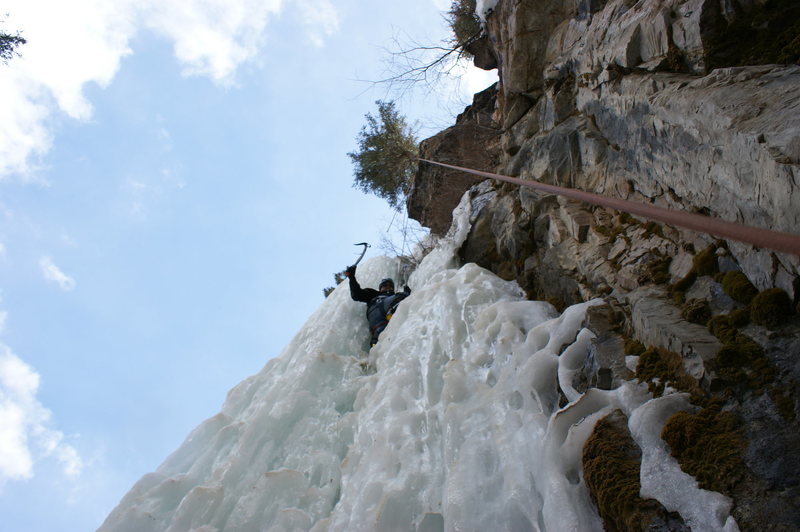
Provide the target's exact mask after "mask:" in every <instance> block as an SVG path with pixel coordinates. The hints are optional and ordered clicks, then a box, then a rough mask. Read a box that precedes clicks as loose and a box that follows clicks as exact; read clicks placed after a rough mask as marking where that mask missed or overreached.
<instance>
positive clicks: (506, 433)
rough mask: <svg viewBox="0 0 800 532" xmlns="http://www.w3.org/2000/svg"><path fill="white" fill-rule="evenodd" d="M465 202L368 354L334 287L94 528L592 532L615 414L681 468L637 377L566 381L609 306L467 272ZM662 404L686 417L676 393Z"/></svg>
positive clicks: (713, 519) (708, 518)
mask: <svg viewBox="0 0 800 532" xmlns="http://www.w3.org/2000/svg"><path fill="white" fill-rule="evenodd" d="M469 200H470V198H469V197H468V196H465V197H464V199H463V200H462V203H461V204H460V206H459V207H458V209H457V210H456V213H455V215H454V216H455V224H454V226H453V227H452V228H451V231H450V232H449V233H448V236H447V237H446V238H444V239H443V240H442V241H441V242H440V244H439V246H438V247H437V248H436V249H435V250H434V251H433V252H431V253H430V254H429V255H428V256H427V257H426V258H425V259H424V260H423V262H422V263H421V264H420V265H419V267H418V268H417V270H416V271H415V272H414V274H413V275H412V276H411V278H410V279H409V284H410V285H411V287H412V288H413V293H412V294H411V296H410V297H409V298H407V299H406V300H405V301H404V302H403V303H402V304H401V305H400V306H399V307H398V310H397V313H396V314H395V315H394V317H393V319H392V321H391V322H390V323H389V326H388V327H387V329H386V330H385V331H384V333H383V335H382V336H381V339H380V341H379V342H378V344H377V345H376V346H375V347H374V348H372V350H371V351H368V350H367V349H368V344H367V342H368V340H367V339H368V337H369V334H368V331H367V327H366V320H365V317H364V306H363V304H360V303H356V302H354V301H352V300H351V299H350V295H349V291H348V287H347V286H346V284H343V285H340V286H339V287H338V288H337V289H336V290H335V291H334V292H333V293H332V294H331V295H330V296H329V297H328V298H327V299H326V300H325V301H324V302H323V303H322V305H321V306H320V307H319V309H318V310H317V311H316V312H315V313H314V314H313V315H312V316H311V317H310V318H309V319H308V321H307V322H306V324H305V325H304V327H303V328H302V329H301V330H300V331H299V332H298V333H297V335H296V336H295V337H294V339H293V340H292V341H291V342H290V343H289V345H288V346H287V347H286V348H285V349H284V351H283V352H282V353H281V355H280V356H279V357H277V358H275V359H273V360H271V361H269V363H268V364H267V365H266V366H265V367H264V369H263V370H262V371H261V372H259V373H258V374H256V375H254V376H252V377H250V378H248V379H246V380H244V381H243V382H242V383H241V384H239V385H238V386H236V387H235V388H234V389H233V390H231V392H230V393H229V395H228V398H227V400H226V401H225V403H224V405H223V408H222V411H221V412H220V413H219V414H217V415H216V416H214V417H212V418H210V419H208V420H207V421H205V422H204V423H203V424H201V425H200V426H199V427H198V428H197V429H195V430H194V431H193V432H192V433H191V434H190V435H189V437H188V438H187V439H186V441H185V442H184V444H183V445H181V447H180V448H179V449H178V450H176V451H175V452H174V453H173V454H172V455H171V456H170V457H168V458H167V459H166V461H165V462H164V463H163V464H162V465H161V466H160V467H159V468H158V470H157V471H156V472H154V473H150V474H147V475H145V476H144V477H143V478H142V479H141V480H140V481H139V482H138V483H137V484H136V485H135V486H134V487H133V488H132V489H131V491H130V492H129V493H128V494H127V495H125V497H124V498H123V499H122V501H121V502H120V504H119V506H118V507H117V508H116V509H114V511H113V512H112V513H111V514H110V515H109V516H108V518H107V519H106V521H105V523H104V524H103V525H102V527H101V528H100V530H101V531H103V532H112V531H129V532H134V531H135V532H144V531H174V532H177V531H189V530H194V531H197V532H200V531H202V532H211V531H221V530H225V531H230V532H233V531H252V530H270V531H279V530H287V531H288V530H314V531H318V532H320V531H323V530H341V531H358V530H364V531H374V530H417V531H422V530H425V531H430V530H436V531H438V530H495V531H503V530H506V531H511V530H515V531H516V530H548V531H559V530H560V531H565V532H566V531H574V530H586V531H588V530H598V531H599V530H602V528H603V527H602V522H601V519H600V517H599V515H598V513H597V510H596V508H595V506H594V505H593V503H592V501H591V498H590V495H589V492H588V491H587V488H586V485H585V483H584V482H583V480H582V473H581V452H582V448H583V444H584V442H585V441H586V439H587V438H588V437H589V435H590V434H591V432H592V428H593V426H594V423H595V422H596V421H597V420H598V419H600V418H602V417H603V416H605V415H607V414H608V413H610V412H611V411H614V410H617V409H618V410H620V411H622V412H624V413H625V415H626V416H628V417H629V418H630V420H631V422H630V423H631V432H632V434H634V436H635V437H636V438H638V440H639V441H640V443H642V444H643V445H644V447H643V453H644V455H645V456H646V457H647V460H646V461H645V462H644V464H645V465H646V469H645V470H643V471H648V472H650V471H654V470H658V469H659V468H660V469H663V470H670V471H672V470H674V469H675V468H676V467H677V465H675V462H674V459H672V458H671V457H669V456H668V455H666V453H665V452H664V451H663V445H664V444H663V442H661V440H660V439H658V438H657V440H658V441H655V440H653V436H652V435H653V434H657V432H658V430H660V424H663V418H664V412H665V409H664V408H661V407H660V406H659V405H662V404H665V403H664V400H665V399H662V400H660V402H658V403H655V404H654V402H653V400H652V398H651V396H650V394H649V393H648V392H647V388H646V386H645V385H643V384H638V383H636V382H631V381H629V382H625V383H623V384H622V385H621V386H619V387H618V388H617V389H615V390H599V389H596V388H590V389H588V390H586V392H585V393H581V392H579V391H578V390H576V389H575V388H574V387H573V385H572V382H573V378H574V375H575V372H576V371H578V370H579V369H580V367H581V365H582V363H583V361H584V359H585V357H586V356H587V354H588V352H589V350H590V347H591V341H592V338H593V337H594V334H593V333H592V332H591V331H589V330H588V329H587V328H586V327H585V322H586V320H585V317H586V312H587V310H588V309H589V308H590V307H593V306H597V305H599V304H600V301H597V300H595V301H589V302H586V303H581V304H579V305H574V306H571V307H569V308H567V309H566V310H565V311H564V312H563V313H561V314H559V313H558V312H557V311H556V310H555V309H554V308H553V307H552V305H550V304H549V303H545V302H538V301H528V300H526V299H525V298H524V296H523V293H522V291H521V290H520V288H519V286H518V285H517V284H516V283H515V282H508V281H503V280H502V279H500V278H498V277H497V276H495V275H494V274H492V273H491V272H489V271H488V270H485V269H483V268H481V267H479V266H477V265H475V264H464V265H460V264H459V260H458V258H457V251H458V249H459V248H460V246H461V244H462V242H463V241H464V239H465V238H466V236H467V234H468V232H469V229H470V226H469V218H470V205H471V204H470V201H469ZM396 268H397V265H396V261H395V260H393V259H389V258H386V257H378V258H373V259H370V260H367V261H365V262H364V263H363V266H361V267H360V268H359V270H358V276H359V280H360V281H361V282H362V284H364V285H374V284H376V283H377V281H378V280H379V279H380V278H381V277H385V276H387V275H393V274H396ZM563 397H566V400H567V402H566V404H565V406H563V407H560V406H559V405H560V404H561V402H562V399H563ZM651 404H653V405H654V406H650V405H651ZM668 405H669V406H668V408H667V409H668V410H669V411H675V410H676V409H681V408H685V407H687V404H686V402H685V399H684V398H683V396H681V395H679V396H676V397H675V399H674V400H672V401H671V402H669V403H668ZM651 448H653V450H651ZM643 474H644V473H643ZM648 474H650V473H648ZM643 478H644V477H643ZM680 478H681V479H685V478H686V475H684V476H683V477H680ZM689 478H690V477H689ZM687 482H689V484H687ZM688 485H690V481H689V480H680V483H678V484H676V488H675V489H678V490H681V491H683V490H684V489H686V486H688ZM693 489H695V491H694V492H687V494H690V493H695V492H697V490H696V488H693ZM652 496H653V497H655V498H657V499H659V500H661V499H663V500H664V504H669V508H670V510H672V511H676V512H679V513H680V514H681V515H685V516H686V519H689V520H697V521H698V522H701V523H702V524H703V526H704V527H706V528H704V530H727V529H729V526H730V523H732V518H730V517H729V516H728V514H727V513H726V512H727V508H728V506H726V502H725V501H726V499H725V498H724V497H722V496H721V495H718V494H711V495H708V496H706V497H705V498H703V499H696V498H695V497H694V496H688V495H686V494H684V495H682V496H681V497H678V496H677V495H676V494H675V493H673V492H672V491H670V490H666V491H664V490H662V491H661V492H659V491H658V490H654V492H653V494H652ZM712 503H713V506H712V507H710V509H708V510H705V509H704V508H705V506H703V505H706V504H712ZM733 526H735V524H734V525H733Z"/></svg>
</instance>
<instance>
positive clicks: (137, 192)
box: [120, 168, 186, 222]
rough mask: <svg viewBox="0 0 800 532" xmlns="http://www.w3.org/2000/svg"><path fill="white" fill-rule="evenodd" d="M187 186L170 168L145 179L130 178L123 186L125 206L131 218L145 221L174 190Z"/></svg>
mask: <svg viewBox="0 0 800 532" xmlns="http://www.w3.org/2000/svg"><path fill="white" fill-rule="evenodd" d="M185 186H186V181H185V180H184V179H183V178H182V177H181V176H180V175H179V174H177V173H176V172H174V171H172V170H171V169H169V168H162V169H161V172H160V173H158V174H156V175H153V176H150V177H147V178H143V179H137V178H128V179H126V180H125V181H124V182H123V183H122V185H121V187H120V188H121V190H122V193H123V195H124V201H125V205H126V207H127V211H128V213H129V214H130V216H131V217H132V218H133V219H134V220H136V221H140V222H141V221H144V220H146V219H147V218H148V216H149V215H150V211H151V209H152V207H153V206H154V205H157V204H158V203H159V202H161V201H163V200H164V199H165V198H167V197H168V195H169V193H170V192H172V191H174V190H180V189H182V188H184V187H185Z"/></svg>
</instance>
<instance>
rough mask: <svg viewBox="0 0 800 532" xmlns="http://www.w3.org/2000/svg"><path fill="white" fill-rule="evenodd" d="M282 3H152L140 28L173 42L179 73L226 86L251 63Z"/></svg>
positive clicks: (190, 0)
mask: <svg viewBox="0 0 800 532" xmlns="http://www.w3.org/2000/svg"><path fill="white" fill-rule="evenodd" d="M281 7H282V0H235V1H231V0H188V1H186V0H184V1H180V0H173V1H166V2H165V1H163V0H162V1H159V0H151V1H150V2H148V3H147V4H146V7H145V8H144V15H143V18H144V24H145V25H146V26H148V27H150V28H153V29H155V30H156V31H158V32H159V33H161V34H163V35H165V36H167V37H169V38H170V39H171V40H173V41H174V43H175V45H174V50H175V56H176V57H177V58H178V59H179V60H180V61H181V63H183V65H184V73H185V74H189V75H203V76H208V77H210V78H211V79H213V80H214V81H216V82H219V83H224V84H227V83H229V82H230V81H231V78H232V76H233V74H234V72H235V70H236V68H237V67H238V66H239V65H240V64H241V63H244V62H245V61H248V60H251V59H252V58H253V57H255V55H256V53H257V52H258V46H259V43H260V41H261V39H262V36H263V33H264V30H265V28H266V25H267V19H268V18H269V16H270V15H274V14H276V13H278V12H279V11H280V9H281Z"/></svg>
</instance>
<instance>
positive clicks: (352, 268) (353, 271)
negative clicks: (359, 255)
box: [344, 265, 356, 277]
mask: <svg viewBox="0 0 800 532" xmlns="http://www.w3.org/2000/svg"><path fill="white" fill-rule="evenodd" d="M344 274H345V276H347V277H355V276H356V267H355V265H353V266H348V267H347V269H346V270H345V271H344Z"/></svg>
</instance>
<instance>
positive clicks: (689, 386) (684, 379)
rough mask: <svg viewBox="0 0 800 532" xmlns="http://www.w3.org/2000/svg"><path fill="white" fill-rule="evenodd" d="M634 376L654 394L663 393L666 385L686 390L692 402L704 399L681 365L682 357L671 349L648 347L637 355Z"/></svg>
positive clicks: (701, 392)
mask: <svg viewBox="0 0 800 532" xmlns="http://www.w3.org/2000/svg"><path fill="white" fill-rule="evenodd" d="M636 378H637V379H639V381H641V382H646V383H647V387H648V389H649V390H650V393H652V394H653V395H654V396H656V397H658V396H660V395H663V394H664V390H665V388H666V387H667V386H670V387H672V388H675V389H676V390H680V391H682V392H688V393H689V395H690V397H691V400H692V402H693V403H696V404H701V403H702V402H703V401H704V394H703V391H702V390H701V389H700V386H699V384H698V383H697V381H696V380H694V379H693V378H692V377H691V376H690V375H689V374H687V373H686V370H685V369H684V367H683V358H682V357H681V356H680V355H679V354H677V353H674V352H672V351H667V350H666V349H661V348H660V347H650V348H649V349H647V350H646V351H645V352H644V353H642V354H641V355H640V356H639V363H638V364H637V365H636Z"/></svg>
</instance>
